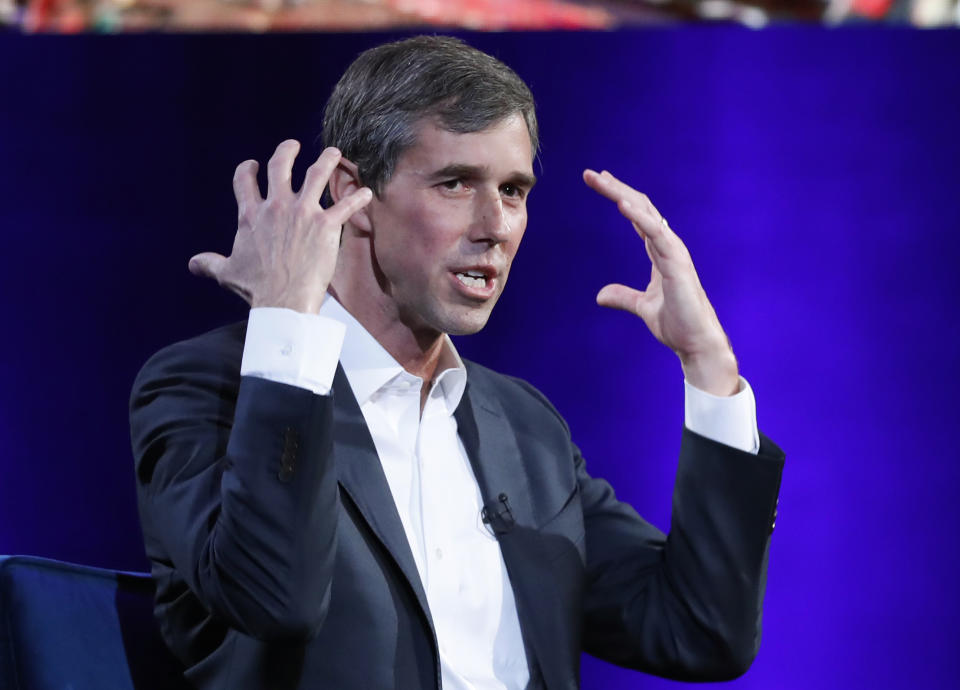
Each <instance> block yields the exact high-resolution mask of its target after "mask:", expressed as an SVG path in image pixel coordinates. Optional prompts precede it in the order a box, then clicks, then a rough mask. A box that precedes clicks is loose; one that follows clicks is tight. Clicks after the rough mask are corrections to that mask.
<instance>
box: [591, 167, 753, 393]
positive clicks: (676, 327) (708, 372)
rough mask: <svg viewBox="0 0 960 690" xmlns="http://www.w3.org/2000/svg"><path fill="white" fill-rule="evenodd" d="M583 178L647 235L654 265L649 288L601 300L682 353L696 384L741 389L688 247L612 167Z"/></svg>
mask: <svg viewBox="0 0 960 690" xmlns="http://www.w3.org/2000/svg"><path fill="white" fill-rule="evenodd" d="M583 180H584V182H586V183H587V185H588V186H589V187H590V188H591V189H593V190H595V191H596V192H598V193H600V194H602V195H603V196H605V197H607V198H608V199H610V200H611V201H613V202H615V203H616V204H617V208H619V209H620V213H622V214H623V215H624V216H625V217H626V218H627V220H629V221H630V222H631V223H632V224H633V227H634V229H636V231H637V233H638V234H639V235H640V237H641V238H643V240H644V244H645V245H646V249H647V256H649V257H650V263H651V269H650V283H649V284H648V285H647V288H646V289H645V290H642V291H641V290H636V289H634V288H631V287H627V286H626V285H620V284H618V283H613V284H610V285H606V286H604V287H603V288H602V289H601V290H600V292H599V293H598V294H597V304H599V305H601V306H604V307H611V308H613V309H622V310H624V311H628V312H631V313H633V314H636V315H637V316H639V317H640V318H641V319H643V321H644V323H646V324H647V328H649V329H650V332H651V333H653V335H654V336H655V337H656V338H657V340H659V341H660V342H661V343H663V344H664V345H666V346H667V347H669V348H670V349H671V350H673V351H674V352H675V353H677V356H678V357H680V362H681V364H682V365H683V372H684V376H685V377H686V379H687V381H688V382H690V383H691V384H692V385H694V386H696V387H697V388H700V389H701V390H704V391H707V392H708V393H713V394H715V395H732V394H733V393H736V392H737V389H738V387H739V375H738V371H737V361H736V358H735V357H734V355H733V350H732V349H731V347H730V342H729V341H728V340H727V336H726V334H725V333H724V332H723V328H722V327H721V325H720V321H719V320H718V319H717V314H716V312H715V311H714V310H713V306H712V305H711V304H710V301H709V300H708V299H707V295H706V293H705V292H704V291H703V287H702V286H701V285H700V279H699V277H697V271H696V269H695V268H694V266H693V261H692V260H691V258H690V252H688V251H687V248H686V246H684V244H683V242H682V241H681V240H680V238H679V237H677V235H676V234H675V233H674V232H673V230H672V229H671V228H670V226H669V225H668V224H667V221H666V219H664V217H663V216H662V215H660V212H659V211H657V209H656V208H655V207H654V205H653V204H652V203H650V199H648V198H647V196H646V195H645V194H642V193H641V192H638V191H637V190H635V189H633V188H632V187H630V186H628V185H626V184H624V183H623V182H621V181H620V180H618V179H617V178H616V177H614V176H613V175H611V174H610V173H609V172H607V171H604V172H602V173H597V172H595V171H593V170H586V171H584V173H583Z"/></svg>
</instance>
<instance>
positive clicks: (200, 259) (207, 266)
mask: <svg viewBox="0 0 960 690" xmlns="http://www.w3.org/2000/svg"><path fill="white" fill-rule="evenodd" d="M226 263H227V257H225V256H224V255H223V254H217V253H216V252H203V253H202V254H197V255H195V256H191V257H190V261H189V263H187V268H189V269H190V272H191V273H192V274H193V275H195V276H200V277H201V278H213V279H214V280H216V281H217V282H220V274H221V273H222V272H223V269H224V265H225V264H226Z"/></svg>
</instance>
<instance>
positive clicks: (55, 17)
mask: <svg viewBox="0 0 960 690" xmlns="http://www.w3.org/2000/svg"><path fill="white" fill-rule="evenodd" d="M20 15H21V16H20V18H19V23H21V24H22V26H23V28H24V30H26V31H29V32H39V31H49V32H62V33H72V32H79V31H86V30H101V31H138V30H158V29H159V30H172V31H190V30H197V31H303V30H326V31H331V30H333V31H337V30H341V31H342V30H346V31H350V30H376V29H386V28H393V27H401V28H402V27H415V26H437V27H460V28H469V29H480V30H511V29H601V28H608V27H611V26H612V25H613V24H614V17H613V15H612V14H611V13H610V12H608V11H606V10H605V9H603V8H601V7H596V6H586V5H582V4H577V3H573V2H564V1H563V0H299V1H295V2H291V1H289V0H249V1H243V0H113V1H112V2H104V1H102V0H101V1H94V0H87V1H84V0H31V1H30V2H28V3H26V6H25V7H24V8H23V9H22V12H21V13H20Z"/></svg>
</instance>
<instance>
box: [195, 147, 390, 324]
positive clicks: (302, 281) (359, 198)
mask: <svg viewBox="0 0 960 690" xmlns="http://www.w3.org/2000/svg"><path fill="white" fill-rule="evenodd" d="M299 151H300V143H299V142H297V141H295V140H293V139H288V140H287V141H284V142H282V143H281V144H280V145H279V146H277V149H276V151H275V152H274V154H273V156H271V157H270V161H269V163H267V198H266V199H264V198H263V197H261V196H260V188H259V186H258V185H257V170H258V163H257V162H256V161H254V160H248V161H244V162H243V163H241V164H240V165H238V166H237V169H236V172H235V173H234V175H233V192H234V195H235V196H236V198H237V212H238V220H237V234H236V237H235V238H234V241H233V250H232V252H231V254H230V256H229V257H225V256H223V255H222V254H217V253H215V252H203V253H202V254H197V255H196V256H194V257H192V258H191V259H190V263H189V268H190V271H191V273H194V274H196V275H199V276H206V277H208V278H213V279H214V280H216V281H217V282H218V283H220V285H222V286H224V287H225V288H227V289H229V290H232V291H233V292H235V293H237V294H238V295H240V296H241V297H242V298H243V299H245V300H246V301H247V303H248V304H250V306H252V307H286V308H288V309H294V310H296V311H301V312H308V313H317V312H318V311H319V309H320V305H321V304H322V302H323V296H324V293H325V292H326V290H327V286H328V285H329V284H330V281H331V280H332V278H333V272H334V269H335V268H336V264H337V253H338V251H339V247H340V230H341V228H342V226H343V224H344V223H345V222H346V221H347V220H349V218H350V217H351V216H352V215H353V214H354V213H356V212H357V211H359V210H360V209H362V208H363V207H364V206H366V205H367V203H369V202H370V199H371V198H372V197H373V193H372V192H371V191H370V189H368V188H367V187H361V188H359V189H357V190H355V191H354V192H352V193H351V194H349V195H347V196H345V197H343V198H342V199H340V200H339V201H338V202H337V203H336V204H334V205H333V206H331V207H329V208H326V209H324V208H323V207H322V206H321V205H320V197H321V195H322V194H323V190H324V187H326V185H327V182H328V181H329V179H330V176H331V174H333V171H334V170H335V169H336V167H337V165H338V164H339V163H340V159H341V155H340V151H338V150H337V149H335V148H328V149H325V150H324V151H323V153H321V154H320V157H319V158H318V159H317V160H316V162H315V163H313V164H312V165H311V166H310V167H309V168H308V169H307V174H306V177H305V178H304V182H303V187H301V189H300V191H299V192H294V191H293V188H292V186H291V182H290V178H291V175H292V170H293V161H294V159H295V158H296V157H297V153H298V152H299Z"/></svg>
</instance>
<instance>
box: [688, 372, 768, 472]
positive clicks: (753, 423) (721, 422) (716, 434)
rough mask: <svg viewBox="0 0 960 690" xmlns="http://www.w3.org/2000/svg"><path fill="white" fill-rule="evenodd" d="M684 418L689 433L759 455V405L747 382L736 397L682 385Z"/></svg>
mask: <svg viewBox="0 0 960 690" xmlns="http://www.w3.org/2000/svg"><path fill="white" fill-rule="evenodd" d="M683 392H684V396H683V398H684V400H683V417H684V423H685V424H686V426H687V428H688V429H689V430H690V431H693V432H696V433H698V434H700V435H701V436H705V437H706V438H709V439H710V440H711V441H716V442H717V443H723V444H724V445H727V446H731V447H733V448H737V449H738V450H742V451H746V452H747V453H753V454H754V455H756V454H757V453H758V452H759V451H760V432H759V430H758V429H757V402H756V400H755V399H754V397H753V389H751V388H750V384H749V383H747V380H746V379H745V378H743V377H742V376H741V377H740V390H739V391H737V392H736V393H735V394H733V395H729V396H719V395H712V394H711V393H707V392H705V391H702V390H700V389H699V388H697V387H695V386H692V385H690V384H689V383H687V381H686V379H684V381H683Z"/></svg>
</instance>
